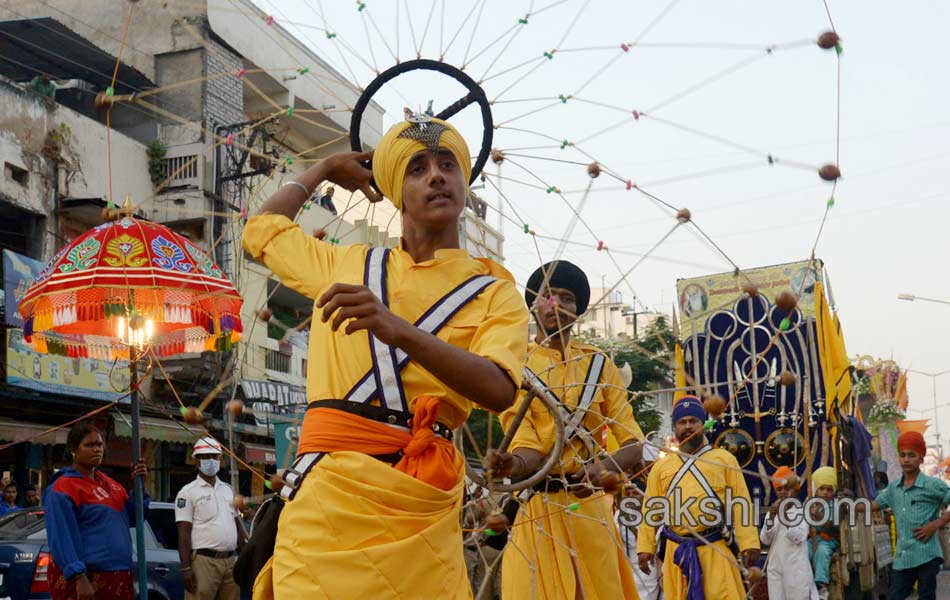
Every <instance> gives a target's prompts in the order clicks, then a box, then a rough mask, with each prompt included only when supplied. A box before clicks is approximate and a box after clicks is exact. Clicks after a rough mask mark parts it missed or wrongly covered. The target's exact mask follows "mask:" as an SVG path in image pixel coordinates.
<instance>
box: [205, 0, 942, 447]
mask: <svg viewBox="0 0 950 600" xmlns="http://www.w3.org/2000/svg"><path fill="white" fill-rule="evenodd" d="M215 1H218V2H221V1H224V0H215ZM255 3H256V4H257V5H258V6H260V7H261V9H262V10H264V11H265V12H268V13H270V14H273V15H274V17H275V20H276V21H278V22H280V23H281V24H282V25H284V26H285V27H286V28H287V29H288V30H289V31H291V32H292V33H294V34H297V35H298V36H299V37H300V38H301V39H302V40H303V41H304V42H305V43H307V44H308V45H310V46H311V47H312V48H313V49H314V50H315V51H316V52H317V53H318V54H319V55H320V56H321V57H323V58H324V59H325V60H327V61H328V62H329V63H330V64H332V65H333V66H335V67H336V68H337V69H338V70H339V71H340V72H341V73H344V74H346V76H347V77H348V78H350V79H355V80H356V81H357V82H358V83H359V84H360V85H362V86H365V85H367V84H368V83H369V81H371V79H372V78H373V76H374V73H373V71H374V70H375V69H377V68H378V69H379V70H384V69H386V68H388V67H390V66H392V65H393V64H395V59H394V57H393V55H394V54H396V53H397V50H396V47H397V42H396V38H397V31H398V45H399V50H398V55H399V57H400V59H401V60H409V59H412V58H415V57H416V53H417V50H419V51H420V53H421V55H422V57H423V58H438V57H439V55H440V54H441V53H442V52H443V51H444V53H445V56H444V60H445V62H448V63H449V64H452V65H455V66H461V65H462V64H465V72H466V73H468V74H469V75H471V76H472V77H473V78H475V79H476V80H479V81H482V87H483V88H484V89H485V91H486V94H487V96H488V97H489V98H491V99H493V100H495V102H494V104H493V105H492V112H493V118H494V122H495V124H496V125H501V127H500V128H498V129H496V130H495V132H494V133H495V139H494V143H493V146H495V147H498V148H501V149H503V150H506V151H507V152H508V158H507V159H506V161H505V162H504V163H502V165H501V167H500V170H499V169H498V168H497V167H496V166H494V165H493V164H492V163H491V162H489V167H488V168H487V174H488V182H487V183H485V184H484V185H485V187H484V188H483V189H479V190H478V193H479V194H480V195H482V196H483V197H484V198H485V199H487V200H488V201H489V202H490V204H491V205H492V207H493V209H492V211H491V212H490V213H489V216H488V221H489V223H491V224H492V225H493V226H499V224H500V223H502V225H501V227H502V229H503V233H504V234H505V236H506V241H505V254H506V262H505V264H506V266H507V267H508V268H509V269H510V270H511V271H512V272H513V273H514V274H515V276H516V278H517V279H518V280H519V281H521V282H523V281H525V280H526V279H527V277H528V275H529V274H530V273H531V271H533V270H534V269H535V268H537V267H538V266H539V265H540V261H541V260H542V259H543V260H544V261H547V260H550V259H552V258H555V257H556V256H558V253H559V251H562V250H563V254H561V255H560V256H562V257H563V258H565V259H568V260H571V261H573V262H576V263H577V264H579V265H580V266H581V267H583V268H584V269H585V270H586V271H587V273H588V275H589V278H590V280H591V283H592V285H593V286H594V287H599V286H600V285H601V282H602V281H605V282H606V283H607V285H608V287H609V286H611V285H614V284H618V283H619V287H618V288H617V289H618V290H619V291H621V292H622V293H623V296H624V299H625V301H627V302H632V297H633V296H634V293H635V295H636V297H637V306H638V307H640V306H641V305H642V306H645V307H647V308H648V309H651V310H660V311H664V312H669V311H670V310H671V307H672V305H673V303H674V302H675V299H676V297H675V296H676V290H675V286H676V280H677V279H680V278H684V277H693V276H697V275H705V274H710V273H717V272H723V271H731V270H732V268H733V267H732V263H733V262H734V263H735V264H737V265H739V266H740V267H741V268H753V267H759V266H764V265H770V264H777V263H784V262H791V261H797V260H806V259H807V258H808V257H809V256H810V254H811V250H812V247H813V246H814V245H815V243H816V239H817V246H815V254H816V256H817V257H818V258H821V259H822V260H823V261H824V263H825V266H826V268H827V272H828V275H829V278H830V281H831V287H832V290H833V293H834V300H835V303H836V306H837V309H838V311H839V315H840V318H841V322H842V325H843V327H844V332H845V337H846V341H847V347H848V352H849V354H851V355H852V356H854V355H871V356H873V357H877V358H884V359H893V360H895V361H897V362H898V363H899V364H900V365H901V366H902V367H904V368H911V369H915V370H919V371H924V372H931V373H932V372H940V371H944V370H948V369H950V351H948V350H946V349H945V347H944V346H943V343H942V342H940V340H942V339H945V338H948V337H950V304H939V303H931V302H923V301H915V302H907V301H900V300H898V299H897V295H898V294H899V293H908V294H915V295H918V296H921V297H927V298H934V299H942V300H946V301H950V278H947V277H946V276H945V274H946V273H947V272H948V271H950V241H948V236H947V233H946V230H947V223H948V222H950V203H948V202H947V199H948V196H950V189H948V188H950V183H948V178H947V175H948V173H950V168H948V167H950V146H948V144H947V143H946V139H947V134H948V133H950V116H948V115H947V114H946V110H945V108H946V106H947V104H948V100H950V83H948V79H947V77H946V57H947V56H950V40H948V38H947V35H946V31H947V28H948V26H950V5H948V4H947V3H945V2H939V1H938V0H930V1H925V0H919V1H916V2H901V3H899V4H895V3H893V2H886V1H884V0H829V2H828V4H827V11H828V12H830V15H831V18H832V20H833V23H834V27H835V30H836V31H837V32H838V33H839V35H840V36H841V40H842V48H843V53H842V54H841V56H840V120H839V118H838V114H839V112H838V104H837V102H838V97H839V95H838V79H837V73H838V66H839V65H838V61H837V60H836V55H835V52H834V51H827V50H822V49H820V48H818V47H817V45H816V44H815V43H814V40H815V39H816V38H817V36H818V35H819V34H820V33H822V32H824V31H827V30H829V29H830V28H831V27H830V25H829V16H828V12H826V6H825V4H824V3H823V2H822V1H821V0H798V1H796V2H786V1H777V0H760V1H757V2H751V1H745V2H740V1H738V0H716V1H711V0H679V1H676V0H674V1H672V2H671V1H670V0H663V1H654V0H644V1H638V2H626V1H623V2H621V1H608V0H588V1H585V0H563V1H557V0H548V1H546V2H543V1H534V2H531V1H517V0H505V1H502V0H484V1H482V0H453V1H452V2H445V3H444V5H445V11H444V17H443V11H442V7H443V2H442V1H441V0H436V1H435V2H432V1H431V0H408V2H397V1H396V0H385V1H384V0H376V1H372V0H367V1H366V2H365V4H366V8H365V9H364V10H363V11H359V10H358V8H357V3H348V2H322V3H321V2H320V1H319V0H255ZM397 6H398V7H399V15H398V19H397V14H396V7H397ZM433 6H434V7H435V8H434V11H431V9H432V8H433ZM430 11H431V13H430ZM407 12H408V18H407ZM430 14H431V18H430ZM468 15H470V16H468ZM525 15H528V16H527V24H522V23H519V22H518V19H519V18H524V17H525ZM293 23H297V24H298V25H294V24H293ZM397 23H398V27H397ZM410 23H412V26H411V27H410ZM427 24H428V26H427ZM463 24H464V25H463ZM328 31H329V32H332V33H335V34H336V35H335V36H334V37H333V38H328V37H327V35H326V33H327V32H328ZM456 32H458V35H455V34H456ZM380 34H382V35H380ZM423 34H425V38H424V40H423ZM367 38H369V41H367ZM384 38H385V40H386V43H385V44H384V42H383V39H384ZM414 40H415V41H414ZM622 43H623V44H626V45H627V48H628V49H627V50H626V51H624V50H623V49H622V48H621V44H622ZM387 44H388V46H387ZM768 47H773V49H772V51H771V52H767V51H766V48H768ZM446 48H447V50H445V49H446ZM552 49H556V50H558V51H557V52H551V50H552ZM544 52H549V53H550V54H551V58H547V57H545V56H544ZM462 93H463V91H462V88H461V87H460V86H459V85H458V84H457V83H455V82H453V81H451V80H449V79H447V78H446V77H444V76H442V75H438V74H430V73H420V72H415V73H411V74H408V75H405V76H402V77H400V78H398V79H396V80H395V81H394V82H393V83H391V84H389V85H387V86H385V87H384V88H383V89H382V90H380V92H379V94H377V96H376V97H375V100H376V101H377V102H379V103H380V104H382V105H383V107H384V109H386V111H387V115H388V116H387V119H386V122H385V124H386V125H387V126H388V125H390V124H392V123H393V122H395V119H399V118H401V115H402V108H403V107H404V106H406V105H409V106H410V107H411V108H414V109H418V108H425V106H426V105H427V103H428V101H429V100H433V102H434V106H435V108H436V111H438V110H439V108H440V107H443V106H445V105H446V104H448V103H449V102H451V101H453V100H454V99H456V98H457V97H459V96H460V95H461V94H462ZM560 95H564V96H566V97H567V99H566V100H567V101H566V102H561V101H560V100H559V99H558V96H560ZM633 110H638V111H640V112H644V113H646V114H647V115H648V116H644V117H641V118H640V119H634V118H633V112H632V111H633ZM453 123H456V124H457V125H458V126H459V127H460V129H461V130H462V132H463V134H464V135H465V136H466V138H467V139H469V140H478V139H480V138H481V135H482V126H481V123H480V121H479V119H478V118H477V111H476V110H475V109H474V108H468V109H466V110H465V111H463V112H462V113H460V114H459V115H458V116H457V117H455V118H453ZM839 129H840V131H839ZM697 132H702V133H704V134H707V135H699V134H698V133H697ZM561 140H568V141H571V142H574V143H575V144H576V146H575V147H571V146H569V147H567V148H564V149H562V148H560V143H559V141H561ZM473 146H474V144H473ZM578 148H579V149H578ZM472 151H473V153H474V152H477V149H476V148H474V147H473V148H472ZM839 154H840V158H839ZM769 155H771V156H772V158H773V161H772V162H773V163H774V164H772V165H769V161H768V156H769ZM592 158H593V159H596V160H597V161H598V162H599V163H600V164H601V165H603V167H604V169H605V171H610V172H613V173H615V174H617V175H618V176H619V180H618V179H612V178H611V177H610V176H609V175H607V174H606V173H602V174H601V175H600V177H598V178H597V179H591V178H590V177H589V175H588V172H587V164H588V163H590V162H592ZM563 161H571V162H563ZM834 162H838V164H839V165H840V169H841V172H842V178H841V179H840V180H839V182H838V185H837V188H836V190H835V193H834V199H835V204H834V207H833V208H832V209H831V210H830V211H829V212H828V219H827V221H826V222H825V225H824V227H823V229H822V230H821V235H820V237H819V236H818V234H819V225H820V223H821V221H822V216H823V214H824V212H825V209H826V204H827V201H828V199H829V196H830V195H831V191H832V186H831V185H830V184H829V183H827V182H824V181H822V180H821V179H820V178H819V177H818V174H817V169H818V167H820V166H821V165H823V164H826V163H834ZM628 179H629V180H631V181H633V182H636V183H637V184H638V185H640V186H641V187H642V188H643V189H644V190H647V191H649V192H650V193H652V194H653V195H655V196H656V197H659V198H661V199H662V200H663V201H665V202H667V203H669V204H670V205H672V206H673V207H675V208H682V207H686V208H688V209H689V210H690V212H691V214H692V218H693V222H694V224H696V225H698V226H699V227H700V228H701V229H702V231H704V232H705V233H706V234H707V235H708V236H709V237H710V238H711V239H712V240H713V241H714V242H715V244H716V245H717V246H718V247H719V248H721V249H722V251H723V252H724V253H725V254H726V255H727V256H728V260H727V259H726V258H724V257H723V256H722V254H721V253H719V252H718V251H716V250H715V249H714V248H712V247H711V246H710V244H708V243H707V242H705V241H703V240H702V239H701V238H700V236H699V234H698V233H697V232H696V229H694V228H692V227H690V226H680V227H677V228H675V230H673V231H672V233H670V231H671V229H673V227H674V225H675V223H676V220H675V217H674V211H672V210H670V209H668V208H666V207H662V206H660V205H658V204H657V203H656V202H655V201H653V200H651V199H649V198H647V197H645V196H644V195H642V194H639V193H637V192H636V191H635V190H634V191H627V190H626V189H625V187H626V186H625V185H624V183H623V182H624V181H626V180H628ZM526 184H529V185H526ZM588 185H589V186H591V190H592V191H591V192H590V193H588V194H584V193H583V190H585V188H587V187H588ZM496 186H497V187H496ZM551 186H555V187H557V188H559V189H560V190H561V191H562V192H564V193H563V195H558V194H556V193H548V192H547V191H546V188H548V187H551ZM498 187H500V189H501V193H499V191H498ZM502 195H503V196H504V198H506V200H505V199H503V198H502V197H501V196H502ZM499 207H501V208H500V209H499ZM499 210H503V211H504V214H505V217H506V219H511V220H512V221H514V223H512V222H511V221H508V220H503V219H502V218H501V217H500V215H499ZM575 212H576V213H579V214H580V216H581V218H580V219H578V218H576V216H575ZM520 223H527V224H528V225H529V226H530V228H531V229H533V230H534V231H535V232H537V233H538V234H539V236H548V237H550V238H553V239H550V240H549V239H540V238H537V239H536V238H532V236H530V235H525V234H524V233H523V230H522V228H521V227H520V226H519V224H520ZM667 235H668V237H666V236H667ZM560 239H566V240H568V242H569V243H568V244H566V245H565V246H563V247H561V244H560V242H559V241H558V240H560ZM661 240H663V241H662V243H659V245H658V246H656V245H657V243H658V242H660V241H661ZM600 241H603V242H604V244H605V245H606V246H607V247H608V248H609V249H610V250H611V253H610V256H608V255H607V253H605V252H599V251H598V250H597V245H598V242H600ZM654 246H656V248H655V249H653V248H654ZM637 253H640V254H643V253H648V254H649V256H648V257H647V258H646V259H644V260H642V261H640V260H639V258H638V256H637ZM539 254H540V258H539ZM611 256H612V257H613V259H614V260H615V261H616V264H615V263H614V261H613V260H612V259H611ZM730 261H731V262H730ZM631 268H633V270H632V271H631V272H630V275H629V276H628V277H627V278H626V279H624V278H622V276H621V275H622V274H623V273H625V272H627V271H628V270H629V269H631ZM931 384H932V380H931V378H929V377H926V376H922V375H918V374H913V373H912V374H911V375H910V380H909V391H910V397H911V401H910V406H909V409H910V412H909V415H908V418H928V419H933V416H934V413H933V410H932V407H933V400H932V389H931ZM936 386H937V387H936V394H937V403H938V404H939V405H942V406H941V407H940V408H938V411H939V412H938V417H939V423H940V425H941V426H942V429H944V430H947V431H950V373H948V374H946V375H943V376H941V377H938V378H937V379H936ZM933 432H934V427H933V426H931V429H930V430H929V432H928V434H929V438H930V439H931V440H932V439H933V435H932V433H933ZM948 441H950V434H947V435H945V436H943V443H944V446H945V447H947V442H948Z"/></svg>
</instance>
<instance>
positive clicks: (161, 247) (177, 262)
mask: <svg viewBox="0 0 950 600" xmlns="http://www.w3.org/2000/svg"><path fill="white" fill-rule="evenodd" d="M152 252H154V253H155V257H154V258H153V259H152V261H154V262H155V264H156V265H158V266H159V267H161V268H163V269H174V270H176V271H181V272H182V273H190V272H191V267H192V266H194V265H192V264H191V263H189V262H186V257H185V253H184V252H182V250H181V248H179V247H178V245H177V244H175V243H173V242H170V241H168V240H167V239H165V236H162V235H159V236H156V237H155V238H154V239H153V240H152Z"/></svg>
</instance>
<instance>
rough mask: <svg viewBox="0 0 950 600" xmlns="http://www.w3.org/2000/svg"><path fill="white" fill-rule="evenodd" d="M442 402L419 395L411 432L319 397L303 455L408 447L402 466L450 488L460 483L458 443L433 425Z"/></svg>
mask: <svg viewBox="0 0 950 600" xmlns="http://www.w3.org/2000/svg"><path fill="white" fill-rule="evenodd" d="M439 402H440V399H439V398H437V397H435V396H419V397H418V398H417V399H416V402H415V411H414V413H413V418H412V432H411V433H409V432H406V431H403V430H401V429H397V428H395V427H390V426H389V425H387V424H385V423H380V422H378V421H374V420H372V419H367V418H365V417H361V416H358V415H354V414H351V413H348V412H346V411H343V410H339V409H336V408H321V407H320V404H319V402H317V403H316V404H315V405H314V406H313V408H311V409H310V410H309V411H307V417H306V418H305V419H304V423H303V427H302V428H301V432H300V445H299V448H298V450H297V454H298V456H299V455H302V454H307V453H310V452H339V451H352V452H362V453H364V454H370V455H377V454H394V453H396V452H399V451H402V453H403V456H402V458H401V459H400V460H399V462H397V463H396V464H395V465H394V467H395V468H396V469H398V470H399V471H402V472H403V473H406V474H407V475H410V476H412V477H415V478H416V479H418V480H420V481H423V482H425V483H428V484H429V485H431V486H433V487H436V488H439V489H441V490H450V489H452V488H453V487H454V486H455V484H456V483H458V469H457V467H456V464H455V446H453V445H452V443H451V442H450V441H449V440H447V439H445V438H443V437H441V436H438V435H436V434H435V432H434V431H433V430H432V426H433V425H434V424H435V422H436V416H438V414H439Z"/></svg>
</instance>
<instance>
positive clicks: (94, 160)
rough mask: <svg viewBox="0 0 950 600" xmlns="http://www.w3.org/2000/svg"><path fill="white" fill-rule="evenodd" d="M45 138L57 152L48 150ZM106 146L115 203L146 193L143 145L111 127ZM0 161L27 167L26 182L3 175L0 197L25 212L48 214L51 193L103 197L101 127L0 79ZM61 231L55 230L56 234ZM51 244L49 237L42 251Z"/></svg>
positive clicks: (51, 209)
mask: <svg viewBox="0 0 950 600" xmlns="http://www.w3.org/2000/svg"><path fill="white" fill-rule="evenodd" d="M51 142H52V143H55V146H56V147H57V148H58V150H55V151H54V150H53V145H52V144H51ZM111 145H112V192H113V194H114V199H115V201H116V202H117V203H119V204H121V202H122V201H123V200H124V198H125V197H126V196H127V195H131V196H132V198H133V199H134V200H135V201H136V202H138V201H139V200H140V199H143V198H147V197H149V196H150V195H151V190H152V185H151V181H150V180H149V176H148V157H147V155H146V153H145V146H143V145H142V144H140V143H139V142H137V141H135V140H133V139H131V138H128V137H126V136H124V135H122V134H121V133H119V132H116V131H113V132H112V135H111ZM44 146H45V150H44ZM45 154H48V155H50V156H53V157H55V158H56V160H55V161H54V160H51V159H50V158H48V157H47V156H46V155H45ZM0 160H2V161H3V163H4V165H7V164H10V165H12V166H15V167H16V168H19V169H24V170H26V171H27V183H26V185H23V184H21V183H19V182H18V181H16V180H15V179H13V178H12V177H8V176H6V174H5V176H4V177H3V178H2V179H0V195H2V196H3V197H4V198H5V199H6V200H8V201H9V202H11V203H13V204H15V205H16V206H19V207H21V208H23V209H25V210H28V211H30V212H33V213H37V214H41V215H53V212H54V210H55V208H57V205H56V202H55V200H54V197H53V194H54V191H55V192H56V193H58V194H59V196H60V197H62V198H85V199H91V198H96V199H108V196H109V162H108V160H107V152H106V130H105V128H104V127H102V125H101V124H99V123H98V122H97V121H95V120H93V119H90V118H88V117H86V116H84V115H81V114H79V113H77V112H75V111H74V110H72V109H69V108H66V107H64V106H61V105H58V104H56V103H55V102H52V101H50V100H48V99H45V98H42V97H41V96H39V95H38V94H36V93H34V92H32V91H30V90H24V89H22V88H20V87H19V86H17V85H16V84H13V83H11V82H8V81H6V80H0ZM57 171H58V173H57ZM54 173H56V174H55V175H54ZM54 177H55V179H56V181H55V182H54ZM79 227H81V226H79ZM63 233H64V232H63V230H62V228H61V229H60V231H59V232H57V235H60V236H62V234H63ZM52 243H53V242H52V239H51V240H50V241H49V245H50V246H49V248H47V252H46V254H48V250H49V249H51V247H52Z"/></svg>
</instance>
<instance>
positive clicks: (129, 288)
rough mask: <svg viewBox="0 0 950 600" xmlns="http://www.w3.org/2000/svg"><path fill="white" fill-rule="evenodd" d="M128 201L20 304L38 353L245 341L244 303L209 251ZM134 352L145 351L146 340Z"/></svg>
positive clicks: (41, 277) (167, 349)
mask: <svg viewBox="0 0 950 600" xmlns="http://www.w3.org/2000/svg"><path fill="white" fill-rule="evenodd" d="M131 215H132V208H131V207H130V206H129V203H127V204H126V207H125V208H123V209H122V210H121V211H120V214H119V216H120V217H121V218H120V219H118V220H117V221H113V222H110V223H103V224H102V225H99V226H98V227H95V228H94V229H92V230H90V231H89V232H87V233H86V234H84V235H82V236H80V237H79V238H77V239H76V240H75V241H74V242H73V243H72V244H70V245H69V246H66V247H64V248H63V249H62V250H60V251H59V253H57V254H56V256H54V257H53V259H52V260H51V261H50V262H49V263H48V264H47V265H46V266H45V267H44V268H43V270H42V271H40V273H39V274H38V275H37V276H36V279H35V280H34V281H33V282H32V283H31V285H30V287H29V289H28V290H27V292H26V294H25V295H24V297H23V300H22V301H21V302H20V307H19V308H20V313H21V314H22V315H23V321H24V325H23V337H24V339H25V340H26V341H27V343H30V344H31V345H32V346H33V348H34V349H35V350H36V351H37V352H42V353H48V354H59V355H64V356H71V357H79V358H98V359H103V360H111V359H115V358H121V359H128V358H129V357H130V356H129V348H130V341H134V342H141V340H138V339H134V340H133V339H131V338H130V337H129V335H130V331H131V332H139V333H138V334H137V335H145V336H147V337H148V339H149V340H150V345H151V348H152V350H153V351H154V352H155V353H156V354H157V355H159V356H169V355H174V354H181V353H184V352H201V351H204V350H218V351H223V350H227V349H229V348H230V347H231V346H232V345H233V344H234V343H235V342H237V341H238V340H239V339H240V338H241V332H242V331H243V327H242V325H241V316H240V315H241V304H242V300H241V296H240V295H239V294H238V292H237V290H235V289H234V286H233V285H232V284H231V282H230V281H229V280H228V279H227V278H226V277H225V275H224V273H223V272H222V271H221V269H220V268H219V267H218V266H217V265H215V264H214V262H212V260H211V259H210V258H209V257H208V255H207V254H205V253H204V251H202V250H201V249H199V248H198V247H196V246H195V245H194V244H193V243H191V242H190V241H189V240H187V239H186V238H184V237H182V236H181V235H179V234H177V233H175V232H174V231H172V230H170V229H168V228H167V227H165V226H163V225H159V224H157V223H150V222H147V221H141V220H139V219H136V218H133V217H132V216H131ZM137 345H142V344H141V343H139V344H137Z"/></svg>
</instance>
